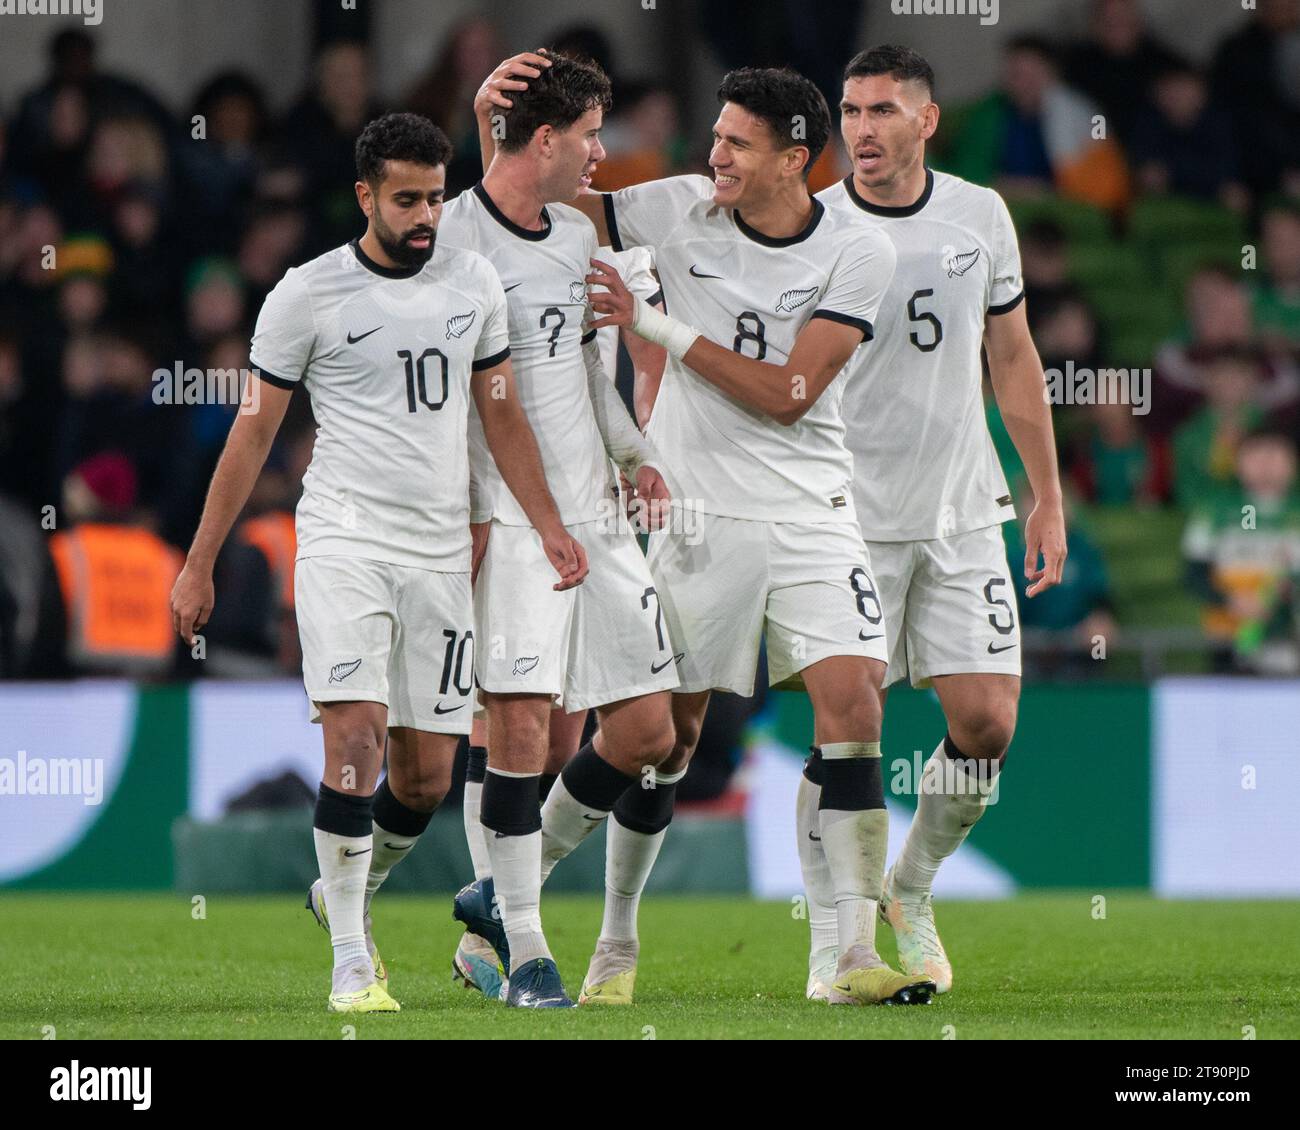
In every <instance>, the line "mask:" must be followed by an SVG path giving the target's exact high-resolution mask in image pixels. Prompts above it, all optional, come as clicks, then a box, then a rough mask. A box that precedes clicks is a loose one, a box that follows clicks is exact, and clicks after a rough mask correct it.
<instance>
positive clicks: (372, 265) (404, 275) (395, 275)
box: [348, 235, 437, 279]
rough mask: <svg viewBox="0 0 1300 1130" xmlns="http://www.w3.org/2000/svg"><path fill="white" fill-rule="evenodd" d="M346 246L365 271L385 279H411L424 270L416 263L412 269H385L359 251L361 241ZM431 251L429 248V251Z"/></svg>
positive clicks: (420, 264) (422, 265) (356, 240)
mask: <svg viewBox="0 0 1300 1130" xmlns="http://www.w3.org/2000/svg"><path fill="white" fill-rule="evenodd" d="M434 238H435V239H436V238H437V236H436V235H435V236H434ZM348 246H349V247H350V248H352V254H353V255H355V256H356V257H357V262H358V263H360V264H361V265H362V266H363V267H365V269H366V270H367V271H373V272H374V273H375V274H377V275H382V276H383V277H384V278H386V279H412V278H414V277H415V276H416V275H418V274H419V273H420V272H421V271H423V270H424V264H423V263H417V264H416V265H415V266H414V267H385V266H383V265H382V264H380V263H376V262H375V261H374V260H373V259H372V258H370V256H369V255H367V254H366V253H365V252H364V251H362V250H361V240H359V239H354V240H353V241H352V242H351V243H349V244H348ZM432 250H433V248H432V247H431V248H430V251H432Z"/></svg>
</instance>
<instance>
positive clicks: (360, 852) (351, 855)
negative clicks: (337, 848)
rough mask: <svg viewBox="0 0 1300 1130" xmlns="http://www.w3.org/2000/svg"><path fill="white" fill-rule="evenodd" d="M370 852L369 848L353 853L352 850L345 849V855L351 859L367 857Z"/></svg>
mask: <svg viewBox="0 0 1300 1130" xmlns="http://www.w3.org/2000/svg"><path fill="white" fill-rule="evenodd" d="M369 850H370V849H369V848H363V849H362V850H361V851H353V850H352V849H351V848H344V849H343V854H344V855H346V856H347V857H348V858H349V859H351V858H352V857H353V856H354V855H365V854H366V852H368V851H369Z"/></svg>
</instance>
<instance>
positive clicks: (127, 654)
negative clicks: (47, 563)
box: [50, 451, 181, 676]
mask: <svg viewBox="0 0 1300 1130" xmlns="http://www.w3.org/2000/svg"><path fill="white" fill-rule="evenodd" d="M136 494H137V483H136V473H135V468H134V467H133V466H132V462H131V460H130V459H128V458H127V457H126V456H124V455H122V454H121V453H118V452H111V451H104V452H101V453H100V454H98V455H96V456H94V457H93V458H91V459H88V460H86V461H85V462H83V463H80V464H79V465H78V466H76V467H75V468H73V470H72V471H71V472H70V473H69V475H68V477H67V479H66V480H65V482H64V489H63V506H62V508H61V511H60V514H59V527H58V530H57V531H56V532H55V533H54V534H53V535H52V536H51V538H50V553H51V555H52V556H53V558H54V564H55V567H56V568H57V570H58V577H59V587H60V591H61V594H62V598H63V607H64V615H65V622H66V625H67V651H68V660H69V663H70V664H71V666H72V668H73V670H74V671H76V672H78V673H84V674H96V673H98V674H105V673H108V674H133V675H140V676H143V675H154V676H162V675H165V674H166V673H167V672H168V671H170V670H171V668H172V665H173V656H174V643H173V641H174V639H175V633H174V631H173V629H172V623H171V609H170V605H169V596H170V594H171V587H172V585H173V583H175V580H176V576H177V574H178V573H179V572H180V567H181V557H180V554H179V553H178V552H177V551H176V550H175V549H173V548H172V547H171V546H169V545H167V543H166V542H164V541H163V540H162V539H161V538H159V537H158V536H157V535H156V534H154V533H153V532H151V531H150V530H148V529H146V528H145V527H144V526H143V525H141V524H140V523H139V521H138V519H136V518H134V517H133V513H132V512H133V511H134V509H135V504H136Z"/></svg>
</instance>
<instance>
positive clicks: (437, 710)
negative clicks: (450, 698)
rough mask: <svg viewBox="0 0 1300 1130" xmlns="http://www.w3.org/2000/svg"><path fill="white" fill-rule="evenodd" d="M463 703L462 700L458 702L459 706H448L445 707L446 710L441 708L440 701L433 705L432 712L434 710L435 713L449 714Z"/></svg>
mask: <svg viewBox="0 0 1300 1130" xmlns="http://www.w3.org/2000/svg"><path fill="white" fill-rule="evenodd" d="M464 705H465V704H464V703H463V702H462V703H461V704H460V706H449V707H447V709H446V710H443V708H442V703H438V705H437V706H435V707H434V708H433V712H434V713H435V714H451V713H453V712H455V711H457V710H459V709H461V707H463V706H464Z"/></svg>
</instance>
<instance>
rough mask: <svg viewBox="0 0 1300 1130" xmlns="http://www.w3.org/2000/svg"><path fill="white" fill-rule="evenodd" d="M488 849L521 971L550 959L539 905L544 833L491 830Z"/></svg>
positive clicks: (512, 952) (503, 918)
mask: <svg viewBox="0 0 1300 1130" xmlns="http://www.w3.org/2000/svg"><path fill="white" fill-rule="evenodd" d="M488 772H492V770H488ZM487 848H488V854H489V855H490V856H491V859H492V880H493V883H494V884H495V885H496V892H497V906H498V907H499V909H500V911H501V923H502V925H504V926H505V928H506V940H507V941H508V942H509V943H510V964H511V966H512V967H513V968H515V969H518V968H519V967H520V966H522V965H523V964H524V963H525V962H528V961H532V960H533V959H534V958H538V957H550V956H551V951H550V949H549V948H548V947H547V945H546V937H545V936H544V935H543V934H542V914H541V909H540V907H539V905H538V904H539V903H540V901H541V894H542V871H541V863H542V833H541V832H529V833H528V834H527V835H526V836H507V835H499V834H498V833H496V832H492V831H490V830H488V831H487Z"/></svg>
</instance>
